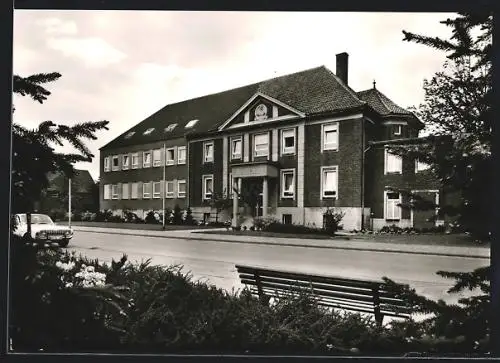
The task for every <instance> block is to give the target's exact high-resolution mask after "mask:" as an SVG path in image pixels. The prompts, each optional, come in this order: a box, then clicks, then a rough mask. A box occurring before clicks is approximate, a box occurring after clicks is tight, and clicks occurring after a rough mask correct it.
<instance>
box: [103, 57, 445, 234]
mask: <svg viewBox="0 0 500 363" xmlns="http://www.w3.org/2000/svg"><path fill="white" fill-rule="evenodd" d="M422 128H423V124H422V122H421V121H420V120H419V119H418V118H417V117H416V116H415V115H413V114H412V113H411V112H409V111H407V110H405V109H403V108H401V107H399V106H398V105H396V104H395V103H394V102H392V101H391V100H390V99H389V98H388V97H387V96H385V95H384V94H383V93H381V92H380V91H379V90H378V89H377V88H376V86H375V83H374V85H373V88H370V89H368V90H365V91H361V92H356V91H354V90H353V89H351V88H350V87H349V84H348V55H347V54H346V53H341V54H338V55H337V69H336V74H334V73H333V72H331V71H330V70H328V69H327V68H326V67H317V68H313V69H309V70H306V71H302V72H298V73H294V74H290V75H286V76H282V77H277V78H273V79H270V80H266V81H263V82H259V83H255V84H251V85H247V86H244V87H240V88H236V89H232V90H229V91H225V92H221V93H216V94H212V95H207V96H203V97H199V98H195V99H191V100H187V101H183V102H180V103H176V104H171V105H167V106H165V107H164V108H163V109H161V110H159V111H158V112H156V113H155V114H153V115H151V116H150V117H148V118H147V119H145V120H144V121H142V122H141V123H139V124H137V125H136V126H134V127H133V128H131V129H130V130H128V131H127V132H125V133H124V134H122V135H120V136H118V137H117V138H116V139H114V140H113V141H111V142H110V143H108V144H107V145H105V146H104V147H102V148H101V155H100V160H101V185H100V188H101V190H100V195H101V197H100V208H101V209H111V210H113V211H114V212H115V213H122V212H123V210H125V209H127V210H131V211H135V212H136V213H137V214H138V215H144V213H145V212H147V211H150V210H155V211H160V210H161V209H162V206H163V203H165V206H166V208H169V209H171V208H173V207H174V206H175V205H176V204H178V205H179V206H180V207H181V208H187V207H188V206H189V207H190V208H191V209H192V211H193V216H194V217H195V218H197V219H205V220H206V219H210V218H211V217H212V216H213V215H214V213H215V211H214V210H213V208H212V207H211V205H210V200H211V199H213V197H214V195H226V196H227V197H228V198H232V200H233V207H232V209H229V210H227V211H224V212H223V215H222V216H221V218H232V219H233V223H237V221H243V222H245V221H251V220H252V218H253V217H256V216H274V217H276V218H278V219H279V220H281V221H283V222H284V223H297V224H309V225H316V226H321V225H322V223H323V213H324V211H325V208H328V207H334V208H336V209H337V210H341V211H343V212H344V213H345V216H344V219H343V221H342V224H343V226H344V229H362V228H374V229H379V228H381V227H383V226H384V225H392V224H395V225H398V226H401V227H409V226H414V227H420V228H421V227H430V226H431V225H435V224H436V223H441V222H439V221H437V222H434V221H433V222H429V221H427V219H428V218H429V217H430V216H431V215H432V213H437V210H436V211H431V212H428V211H427V212H423V211H422V212H420V211H412V210H407V209H405V208H401V206H400V204H405V203H408V202H409V201H408V200H405V196H404V195H403V193H399V192H396V191H394V190H397V189H398V188H406V189H411V190H412V191H414V192H418V193H421V194H422V196H425V198H428V199H432V200H435V201H439V198H440V197H439V196H440V187H439V184H438V183H437V181H436V180H435V178H434V177H433V176H432V174H431V173H430V171H429V170H428V168H427V167H426V166H425V165H422V164H419V163H418V162H417V161H416V160H410V159H408V158H407V157H400V156H396V155H392V154H391V153H389V152H388V151H387V147H386V145H387V143H390V142H391V141H393V140H400V139H413V138H416V137H418V134H419V131H420V130H421V129H422ZM163 181H165V182H163ZM163 200H165V202H164V201H163ZM429 213H431V215H430V214H429Z"/></svg>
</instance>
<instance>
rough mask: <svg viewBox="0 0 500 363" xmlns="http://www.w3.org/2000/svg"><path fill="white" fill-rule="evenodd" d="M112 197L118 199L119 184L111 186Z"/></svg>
mask: <svg viewBox="0 0 500 363" xmlns="http://www.w3.org/2000/svg"><path fill="white" fill-rule="evenodd" d="M111 199H118V184H113V185H112V186H111Z"/></svg>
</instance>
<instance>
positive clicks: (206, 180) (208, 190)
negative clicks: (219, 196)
mask: <svg viewBox="0 0 500 363" xmlns="http://www.w3.org/2000/svg"><path fill="white" fill-rule="evenodd" d="M202 180H203V190H202V193H203V195H202V196H203V199H205V200H207V199H210V198H212V192H213V189H214V177H213V175H203V177H202Z"/></svg>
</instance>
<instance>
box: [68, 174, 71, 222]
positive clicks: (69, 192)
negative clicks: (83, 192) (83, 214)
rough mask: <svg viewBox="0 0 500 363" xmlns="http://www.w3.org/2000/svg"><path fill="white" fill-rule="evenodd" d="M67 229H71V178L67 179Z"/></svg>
mask: <svg viewBox="0 0 500 363" xmlns="http://www.w3.org/2000/svg"><path fill="white" fill-rule="evenodd" d="M68 227H70V228H71V178H69V179H68Z"/></svg>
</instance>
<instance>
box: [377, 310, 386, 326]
mask: <svg viewBox="0 0 500 363" xmlns="http://www.w3.org/2000/svg"><path fill="white" fill-rule="evenodd" d="M375 321H376V323H377V325H378V326H382V322H383V321H384V314H382V313H381V312H380V309H379V308H375Z"/></svg>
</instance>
